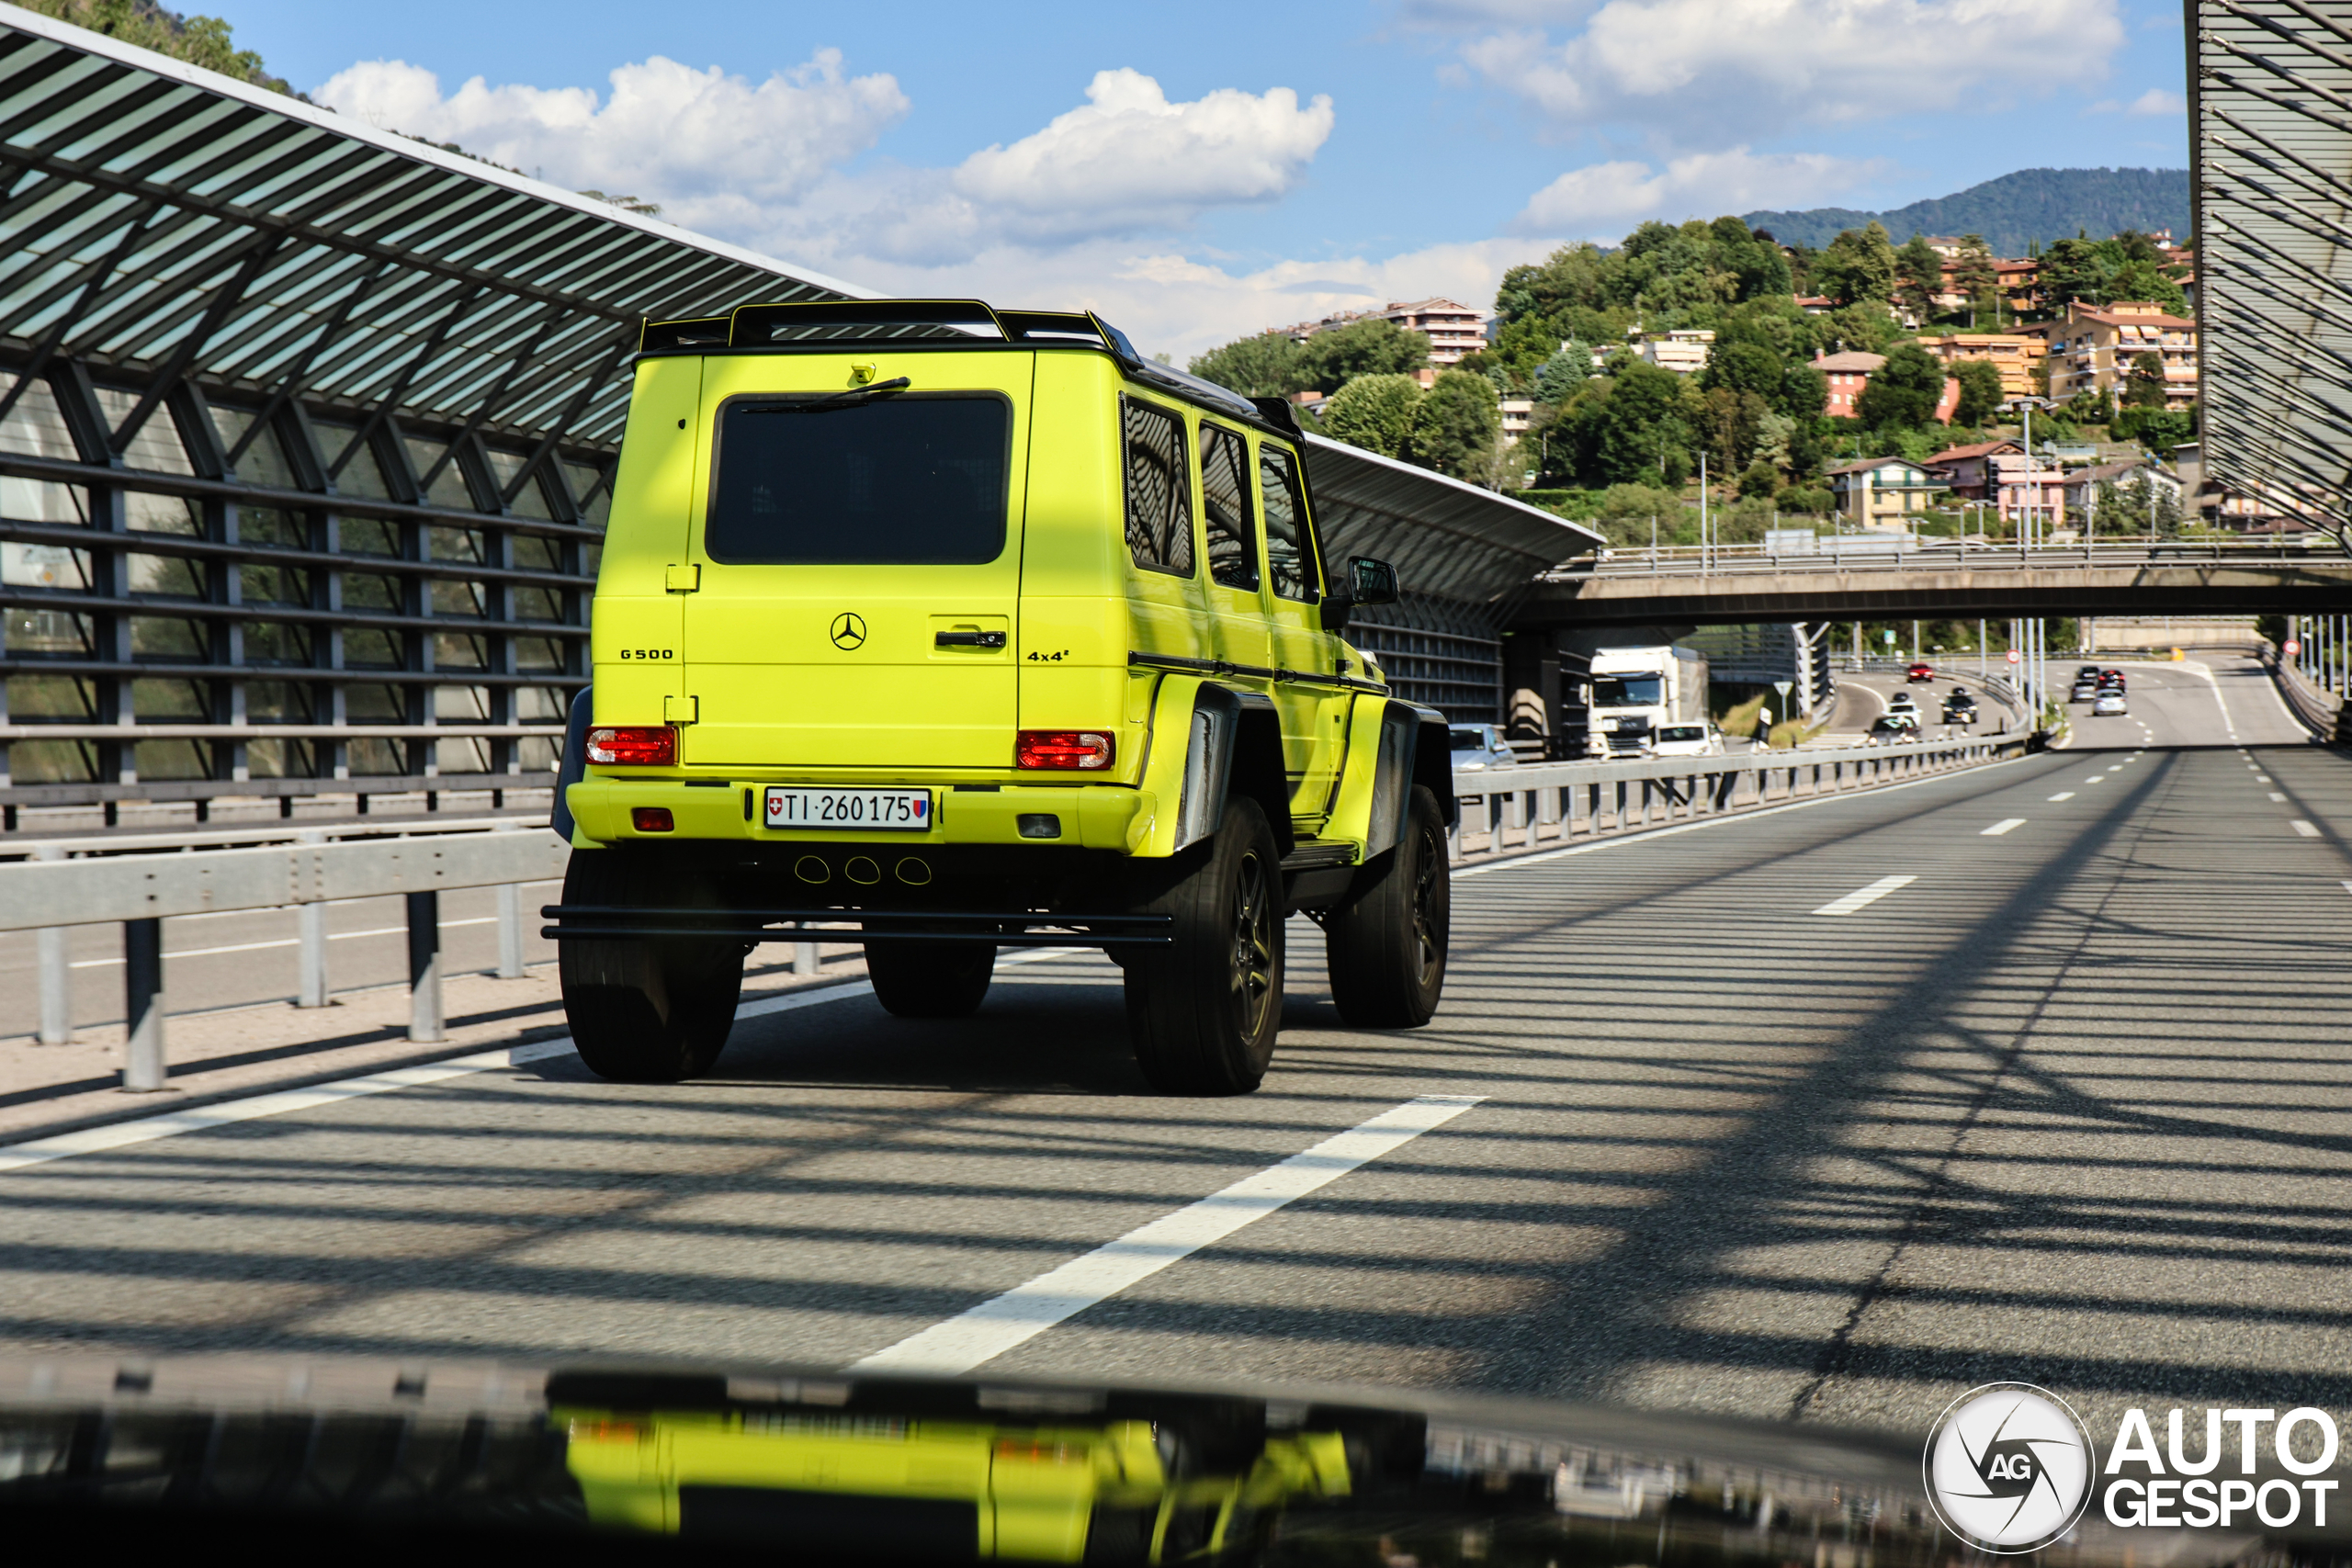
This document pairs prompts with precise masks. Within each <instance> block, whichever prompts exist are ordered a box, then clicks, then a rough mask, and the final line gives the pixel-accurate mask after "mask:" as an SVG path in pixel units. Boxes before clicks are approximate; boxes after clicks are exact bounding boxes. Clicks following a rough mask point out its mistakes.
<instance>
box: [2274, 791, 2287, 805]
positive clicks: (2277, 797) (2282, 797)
mask: <svg viewBox="0 0 2352 1568" xmlns="http://www.w3.org/2000/svg"><path fill="white" fill-rule="evenodd" d="M2270 798H2271V799H2273V800H2276V801H2278V802H2281V803H2282V804H2283V803H2284V802H2285V800H2286V798H2287V797H2286V796H2285V795H2280V794H2279V793H2278V791H2277V790H2275V789H2274V790H2272V791H2271V792H2270Z"/></svg>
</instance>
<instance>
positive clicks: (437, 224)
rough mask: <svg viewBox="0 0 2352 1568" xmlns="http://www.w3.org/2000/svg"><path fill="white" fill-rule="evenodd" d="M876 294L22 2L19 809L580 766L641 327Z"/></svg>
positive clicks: (13, 346)
mask: <svg viewBox="0 0 2352 1568" xmlns="http://www.w3.org/2000/svg"><path fill="white" fill-rule="evenodd" d="M865 292H866V291H865V290H862V289H857V288H852V287H850V286H849V285H846V284H842V283H840V282H837V281H835V280H833V279H831V278H827V277H823V276H819V275H817V274H814V273H809V272H806V271H802V270H799V269H797V268H788V267H786V266H785V265H781V264H779V263H776V262H775V261H772V260H769V259H767V258H765V257H763V256H760V255H757V254H753V253H751V252H748V251H744V250H741V249H739V248H736V247H733V246H729V245H727V244H724V243H719V242H717V241H713V240H710V239H707V238H705V237H703V236H699V235H695V234H691V233H688V232H686V231H683V230H679V229H676V228H673V227H672V226H670V225H668V224H664V223H662V222H659V221H655V220H651V219H650V218H647V217H643V216H639V215H636V214H632V213H629V212H626V211H623V210H622V209H618V208H616V207H614V206H611V205H609V204H606V203H605V202H601V201H597V200H594V199H592V198H588V197H579V196H575V195H572V194H571V193H569V192H565V191H561V190H558V189H555V188H553V187H550V186H545V185H541V184H539V183H537V181H534V180H530V179H526V178H525V177H523V176H521V175H516V174H514V173H512V172H509V171H506V170H503V169H500V168H497V167H495V166H493V165H491V164H484V163H481V162H479V161H477V160H474V159H470V158H468V157H465V156H462V155H459V154H456V153H452V152H447V151H444V150H442V149H439V148H436V147H433V146H431V145H428V144H426V143H424V142H420V141H412V140H410V139H408V138H405V137H401V136H399V135H395V134H391V133H390V132H386V131H381V130H375V129H372V128H370V127H368V126H366V125H362V124H359V123H356V122H354V121H352V120H349V119H345V118H341V117H338V116H336V115H334V114H333V113H331V112H329V111H327V110H324V109H321V108H317V107H312V106H310V105H307V104H304V103H302V102H300V101H299V100H295V99H291V98H288V97H285V96H280V95H277V94H275V93H271V92H268V91H266V90H264V89H260V88H256V87H252V86H249V85H245V84H243V83H241V82H235V81H232V80H230V79H228V78H226V77H222V76H219V75H216V74H214V73H209V72H205V71H201V70H198V69H196V68H194V67H191V66H187V65H184V64H181V63H179V62H174V61H171V60H167V59H164V57H162V56H159V55H154V54H151V53H149V52H147V51H141V50H137V49H132V48H130V47H127V46H125V45H122V44H119V43H117V42H115V41H114V40H112V39H107V38H104V37H101V36H99V35H97V34H95V33H91V32H87V31H85V30H83V29H80V28H74V27H72V26H69V25H67V24H64V23H60V22H55V21H51V20H50V19H48V18H45V17H38V16H34V15H32V14H30V13H28V12H24V11H20V10H17V9H16V8H14V7H11V6H0V608H4V609H5V611H6V626H7V641H6V649H5V661H6V672H7V677H8V680H7V694H8V695H7V704H6V707H5V708H0V793H5V794H6V798H7V799H8V800H9V801H10V802H11V809H10V812H9V815H10V816H11V817H12V818H13V817H14V816H15V810H14V805H15V804H17V803H30V802H38V801H42V800H52V799H53V800H57V801H61V802H62V801H66V800H90V799H113V798H119V797H123V796H127V795H178V796H183V797H185V796H188V795H195V796H196V797H198V798H202V797H203V796H204V795H207V794H211V793H227V792H228V790H229V789H230V788H231V787H234V788H236V789H238V790H240V791H243V789H245V788H247V787H253V788H266V789H268V790H270V791H271V792H273V793H284V794H288V795H291V794H293V793H300V792H301V789H302V786H301V784H300V780H301V779H302V778H305V777H309V778H335V777H344V776H346V775H355V774H376V775H386V776H385V777H384V779H383V782H385V783H387V784H390V783H392V782H395V781H396V780H397V779H401V778H406V779H412V780H421V779H424V778H426V777H431V776H435V775H439V774H448V773H467V774H473V773H487V774H491V775H504V774H511V773H514V772H515V771H516V770H518V769H525V768H533V769H536V768H537V767H540V766H543V765H544V763H545V761H546V758H547V756H548V750H549V738H550V737H552V736H553V735H555V734H557V733H558V732H559V726H558V725H557V723H556V720H557V718H558V717H559V716H560V711H561V705H562V703H563V702H564V701H565V700H566V699H567V697H568V694H569V693H570V691H571V690H572V689H574V688H576V686H577V685H578V684H579V683H580V682H581V681H582V680H583V679H584V671H585V664H584V646H583V644H584V639H585V637H586V633H587V600H588V595H589V592H590V590H591V588H592V586H593V583H594V558H595V551H596V547H597V543H598V539H599V536H600V532H601V527H602V513H603V504H604V503H603V499H602V498H603V494H604V491H605V486H606V484H607V483H608V482H609V479H610V463H611V457H612V454H613V452H614V450H615V448H616V445H617V443H618V439H619V434H620V427H621V422H622V418H623V415H624V413H625V411H626V408H627V403H628V374H627V362H628V355H629V353H630V352H631V350H632V349H633V348H634V346H635V342H636V333H637V330H638V323H639V320H640V318H642V317H644V316H647V315H653V316H666V317H676V316H694V315H703V314H708V313H711V312H714V311H718V310H726V309H729V308H731V307H733V306H735V305H738V304H741V303H743V302H746V301H749V300H754V299H765V300H786V299H828V298H840V297H844V296H853V297H854V296H862V295H864V294H865ZM12 762H13V764H14V769H13V778H12V777H11V776H10V774H9V771H8V764H10V763H12ZM270 776H276V777H277V778H278V779H279V780H280V781H281V782H280V783H278V784H275V785H267V784H261V785H255V784H252V782H251V781H253V780H256V779H264V778H266V777H270ZM158 777H161V778H165V779H171V780H175V781H178V782H176V783H175V784H156V783H155V782H154V781H155V780H156V779H157V778H158Z"/></svg>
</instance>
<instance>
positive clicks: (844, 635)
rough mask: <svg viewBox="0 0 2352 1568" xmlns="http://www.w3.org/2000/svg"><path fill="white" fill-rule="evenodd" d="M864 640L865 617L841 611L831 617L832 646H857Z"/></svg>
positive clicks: (862, 643)
mask: <svg viewBox="0 0 2352 1568" xmlns="http://www.w3.org/2000/svg"><path fill="white" fill-rule="evenodd" d="M864 644H865V616H863V615H853V614H851V613H850V612H849V611H846V610H844V611H842V613H841V614H840V615H835V616H834V617H833V646H834V647H835V648H858V647H862V646H863V645H864Z"/></svg>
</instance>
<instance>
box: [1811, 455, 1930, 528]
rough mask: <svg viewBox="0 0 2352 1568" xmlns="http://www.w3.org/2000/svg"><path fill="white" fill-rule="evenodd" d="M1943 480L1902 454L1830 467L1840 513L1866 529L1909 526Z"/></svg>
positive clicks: (1925, 509)
mask: <svg viewBox="0 0 2352 1568" xmlns="http://www.w3.org/2000/svg"><path fill="white" fill-rule="evenodd" d="M1943 488H1944V486H1943V482H1942V481H1941V480H1939V479H1936V478H1935V477H1934V476H1932V475H1930V474H1929V473H1928V470H1927V469H1926V468H1923V467H1922V466H1920V465H1919V464H1917V463H1914V462H1910V461H1908V460H1907V459H1905V458H1902V457H1870V458H1865V459H1864V460H1863V461H1861V462H1859V463H1848V464H1845V465H1844V466H1843V467H1840V468H1832V469H1830V470H1829V491H1830V494H1832V495H1833V496H1835V497H1836V498H1837V501H1838V515H1839V516H1841V517H1843V518H1845V519H1846V520H1847V521H1848V522H1849V523H1854V524H1858V525H1860V526H1862V527H1864V528H1899V529H1908V528H1909V527H1911V526H1912V525H1913V524H1914V523H1915V522H1916V521H1917V518H1918V516H1919V514H1920V513H1923V512H1925V511H1927V509H1928V501H1929V500H1930V499H1931V498H1932V497H1934V496H1936V495H1938V494H1939V493H1941V491H1943Z"/></svg>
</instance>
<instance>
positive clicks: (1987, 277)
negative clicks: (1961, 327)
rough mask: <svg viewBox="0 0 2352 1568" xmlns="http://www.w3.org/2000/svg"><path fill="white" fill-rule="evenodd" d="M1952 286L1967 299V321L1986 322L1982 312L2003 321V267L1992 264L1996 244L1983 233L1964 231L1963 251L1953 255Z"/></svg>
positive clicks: (1996, 324) (1980, 324)
mask: <svg viewBox="0 0 2352 1568" xmlns="http://www.w3.org/2000/svg"><path fill="white" fill-rule="evenodd" d="M1951 283H1952V287H1953V288H1955V289H1957V290H1958V291H1959V292H1960V294H1961V295H1962V297H1963V298H1964V299H1967V301H1968V324H1969V326H1970V327H1972V328H1974V327H1978V326H1982V325H1985V322H1984V321H1982V320H1980V317H1981V316H1990V317H1991V318H1992V322H1991V324H1992V325H1995V326H1998V325H1999V324H2000V306H1999V300H2000V296H2001V269H2000V268H1998V267H1996V266H1995V265H1993V248H1992V247H1991V246H1990V245H1987V244H1986V243H1985V239H1984V236H1983V235H1981V234H1962V236H1961V237H1960V254H1959V255H1957V256H1955V257H1954V258H1952V273H1951Z"/></svg>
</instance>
